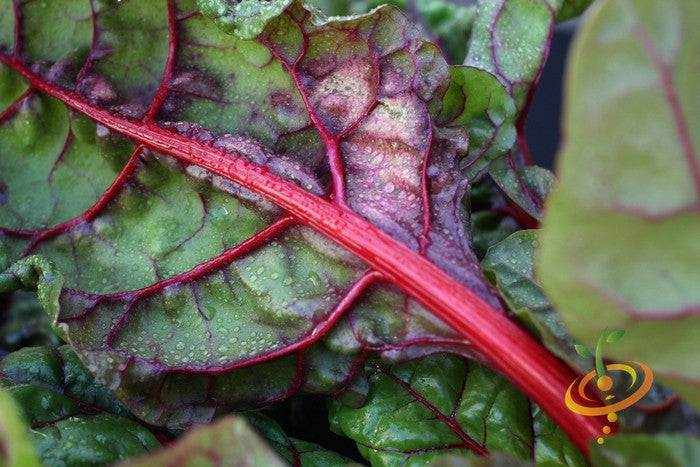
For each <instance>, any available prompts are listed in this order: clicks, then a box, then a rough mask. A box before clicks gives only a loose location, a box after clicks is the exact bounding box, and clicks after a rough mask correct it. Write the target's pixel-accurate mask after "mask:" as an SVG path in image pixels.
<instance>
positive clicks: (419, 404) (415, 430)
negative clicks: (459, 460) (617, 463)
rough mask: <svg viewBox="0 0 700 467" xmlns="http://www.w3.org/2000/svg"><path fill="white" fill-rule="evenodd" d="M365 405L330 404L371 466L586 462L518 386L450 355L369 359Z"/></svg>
mask: <svg viewBox="0 0 700 467" xmlns="http://www.w3.org/2000/svg"><path fill="white" fill-rule="evenodd" d="M368 365H370V368H371V369H372V370H373V372H374V374H373V375H372V376H371V377H370V393H369V399H368V401H367V404H366V405H365V406H363V407H361V408H351V407H347V406H344V405H342V404H341V403H340V402H338V401H332V402H331V405H330V420H331V428H332V429H333V430H334V431H336V432H338V433H340V434H344V435H346V436H349V437H350V438H352V439H353V440H355V442H357V445H358V449H359V450H360V452H361V453H362V455H363V456H365V458H367V459H368V460H369V461H370V463H371V464H372V465H375V466H398V465H425V464H426V463H429V462H432V461H437V460H439V459H440V457H442V456H445V455H454V454H456V455H463V454H471V455H474V453H481V454H484V453H486V452H490V451H503V452H506V453H509V454H510V455H513V456H515V457H516V458H518V459H530V458H533V457H534V459H535V460H536V461H537V462H538V463H544V464H546V463H548V462H564V463H566V464H567V465H584V464H585V461H584V458H583V456H582V454H581V453H580V452H579V451H578V450H577V449H576V448H575V447H574V446H573V445H572V444H570V442H569V441H568V439H567V438H566V435H564V434H563V433H562V432H561V431H560V430H559V429H558V428H557V427H556V425H555V424H553V423H552V422H551V420H549V419H548V417H547V416H546V415H544V413H543V412H541V411H540V410H539V409H538V408H536V406H535V407H533V406H531V404H530V402H529V401H528V400H527V399H526V398H524V397H523V396H522V395H521V394H520V393H519V392H518V390H517V389H515V387H514V386H512V385H511V384H510V383H508V382H507V381H506V380H504V379H503V378H502V377H500V376H498V375H497V374H495V373H494V372H493V371H491V370H488V369H487V368H485V367H483V366H481V365H479V364H477V363H474V362H471V361H467V360H464V359H462V358H460V357H456V356H453V355H448V354H441V355H434V356H430V357H426V358H423V359H420V360H415V361H413V362H410V363H406V364H401V365H393V366H384V365H381V364H378V363H369V364H368Z"/></svg>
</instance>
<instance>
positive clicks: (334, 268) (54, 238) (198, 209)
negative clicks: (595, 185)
mask: <svg viewBox="0 0 700 467" xmlns="http://www.w3.org/2000/svg"><path fill="white" fill-rule="evenodd" d="M268 3H269V2H253V1H246V2H240V3H239V2H237V3H236V4H233V3H231V4H229V3H226V4H225V5H224V6H225V7H226V8H229V7H230V8H232V10H231V11H229V10H226V11H223V12H219V10H216V11H214V10H215V9H216V8H214V7H215V6H216V5H215V4H214V3H212V4H211V5H209V6H212V5H214V7H212V8H214V9H212V8H207V9H206V11H207V12H208V13H209V14H212V16H216V17H218V18H223V17H224V16H226V17H232V18H234V23H235V19H236V18H238V17H239V16H240V15H243V16H246V15H249V16H250V15H252V16H256V15H258V16H256V19H254V20H251V22H250V24H251V27H254V28H256V29H255V30H249V31H241V29H240V28H234V29H233V32H234V34H233V35H228V34H224V33H222V32H221V31H220V30H219V28H217V27H216V25H214V24H213V23H212V22H211V21H209V20H208V19H207V18H205V17H203V16H202V15H200V14H199V13H198V12H197V10H196V5H195V4H194V2H193V1H192V0H161V1H160V2H114V1H106V0H105V1H93V2H88V1H83V2H72V1H71V2H69V1H57V2H50V3H49V2H44V3H41V2H39V3H37V2H28V3H20V2H14V1H10V0H3V1H2V3H0V6H1V7H3V8H4V11H12V12H13V15H12V16H11V17H10V19H9V20H6V19H3V21H5V23H3V29H2V36H0V61H1V62H2V64H3V65H2V73H3V74H4V75H5V76H7V80H6V82H7V83H9V84H8V85H7V86H5V87H4V88H3V96H2V99H3V105H4V107H3V108H2V110H0V112H1V113H0V155H1V156H0V187H1V188H2V191H1V193H2V197H1V198H0V222H1V223H2V227H1V228H2V231H1V234H0V235H1V237H0V239H1V240H2V244H1V245H2V261H3V265H5V264H7V265H8V266H9V267H8V269H7V270H5V271H4V272H3V273H0V291H8V290H15V289H17V288H20V287H24V288H35V289H37V292H38V295H39V299H40V301H41V303H42V306H43V307H44V308H45V309H46V311H47V312H48V313H49V315H50V317H51V319H52V320H53V322H54V324H55V326H56V329H57V331H58V333H59V334H60V336H61V337H62V338H64V339H65V340H67V341H68V342H69V343H70V344H71V346H72V347H73V348H74V349H75V350H76V353H77V355H78V357H79V358H80V359H81V361H82V362H83V363H84V364H85V365H86V366H87V368H88V369H89V370H90V371H91V372H92V373H93V374H95V375H96V376H97V377H98V378H99V379H100V381H102V382H103V383H104V384H105V386H106V387H108V388H109V389H110V390H111V391H113V392H114V393H115V394H116V395H117V397H118V398H119V399H120V400H121V401H122V402H124V404H125V405H126V406H127V407H128V408H129V409H130V410H131V411H132V412H133V413H134V414H135V415H136V416H138V417H140V418H142V419H144V420H147V421H148V422H150V423H154V424H159V425H165V426H168V427H173V428H179V427H187V426H190V425H192V424H197V423H203V422H208V421H209V420H211V419H212V417H214V416H215V415H217V414H220V413H224V412H226V411H228V410H229V409H230V408H231V407H232V406H236V407H237V408H239V409H243V408H247V407H251V406H258V405H260V404H268V403H270V402H273V401H275V400H278V399H281V398H284V397H288V396H289V395H291V394H292V393H294V392H295V391H297V390H299V389H303V390H307V391H312V392H315V393H321V394H333V395H335V394H339V393H341V392H343V391H345V392H346V393H348V394H350V396H349V397H348V400H346V402H348V403H351V404H352V405H353V406H357V405H360V404H361V403H362V401H363V399H364V397H365V396H366V392H367V388H368V384H367V381H366V380H364V379H363V378H364V377H363V374H362V371H358V369H360V368H361V362H362V361H363V360H364V359H365V358H366V356H367V355H368V354H369V353H370V352H376V353H379V354H381V356H382V357H383V358H384V359H385V360H388V361H405V360H409V359H413V358H418V357H421V356H424V355H426V354H431V353H435V352H441V351H451V352H456V353H460V354H462V355H469V356H474V357H477V358H479V359H481V360H482V361H484V360H488V361H490V362H492V363H493V364H494V365H495V366H496V367H498V368H500V369H501V370H502V371H504V373H505V374H506V375H508V376H509V377H511V378H512V379H513V380H515V381H516V382H517V384H518V385H519V386H520V387H521V388H523V390H525V391H526V392H527V393H528V394H529V395H530V396H532V397H533V398H535V399H536V400H537V401H538V402H539V403H540V404H541V405H542V406H543V407H548V411H549V412H550V413H552V414H553V416H555V417H557V421H558V423H559V424H560V425H561V426H562V427H565V429H566V430H567V432H568V433H569V434H570V435H572V437H573V438H574V439H575V440H576V442H577V444H578V446H579V447H581V448H584V449H585V446H586V444H585V440H586V439H587V438H588V437H590V436H593V435H594V434H597V433H598V432H599V427H598V426H597V422H591V421H590V420H589V419H583V417H578V418H577V417H576V416H572V415H571V414H570V412H569V411H568V410H566V408H565V406H564V403H563V401H562V400H561V397H559V396H560V393H561V391H562V390H563V388H565V387H566V386H567V385H568V384H569V381H570V380H571V379H573V377H574V375H573V374H572V373H571V372H570V371H569V370H568V369H567V368H566V367H564V366H563V365H562V364H561V363H560V362H559V361H557V360H556V359H555V358H554V357H552V355H551V354H549V353H548V352H547V351H546V350H545V349H543V348H542V347H541V346H540V345H539V343H537V342H536V341H534V340H533V339H532V338H530V337H529V336H528V335H527V334H525V333H524V332H523V331H522V330H520V329H519V328H518V327H517V325H515V324H514V323H512V322H511V321H510V320H509V318H508V317H507V316H506V315H505V313H503V311H502V310H501V308H500V304H499V301H498V298H497V294H496V291H495V289H494V288H493V287H492V286H491V285H490V284H489V283H488V281H487V280H486V279H485V278H484V277H483V274H482V272H481V269H480V267H479V264H478V261H477V259H476V257H475V255H474V253H473V252H472V251H471V249H470V245H469V241H468V237H467V235H466V233H465V227H464V215H463V206H462V203H461V200H462V197H463V195H464V193H465V191H466V188H467V186H468V183H469V180H468V179H465V178H464V177H463V174H462V170H461V169H462V168H463V163H464V161H470V158H473V157H474V155H473V154H472V153H471V152H470V151H469V149H468V137H467V132H466V129H465V127H464V126H461V125H458V124H454V122H457V123H459V122H458V120H459V118H462V116H464V115H467V117H466V121H472V120H473V115H475V114H480V115H481V116H480V117H479V118H481V117H483V114H486V115H487V117H488V119H489V120H490V121H491V123H492V124H493V125H492V126H494V128H495V130H494V131H492V134H493V135H494V141H495V142H496V146H498V145H503V144H505V143H504V142H503V141H502V140H501V139H502V137H501V136H500V130H499V129H498V128H499V125H501V123H500V122H501V121H503V122H506V123H507V122H508V121H509V118H510V113H509V110H508V107H509V104H508V102H509V100H508V98H507V97H508V96H507V95H506V94H507V93H506V94H504V93H503V89H502V88H499V87H498V86H491V85H489V92H490V93H491V94H492V96H493V97H494V99H493V103H494V105H493V108H492V106H491V104H490V103H485V102H484V100H481V101H480V100H479V99H476V107H475V109H476V111H475V112H474V113H470V112H466V113H465V112H462V111H461V110H460V107H459V106H458V105H454V103H453V102H451V101H450V100H451V99H465V98H469V96H467V95H466V94H465V89H467V88H468V86H463V85H462V84H459V83H458V84H459V87H460V88H461V89H460V90H459V92H457V93H449V92H448V91H449V90H450V84H451V78H452V76H451V72H450V69H449V67H448V66H447V64H446V62H445V60H444V59H443V57H442V56H441V55H440V52H439V49H438V48H437V47H436V46H434V45H432V44H430V43H428V42H425V41H424V40H423V39H422V38H421V34H420V32H419V30H418V29H417V28H416V27H415V26H414V25H412V24H411V23H410V22H409V20H408V19H407V18H406V17H405V16H404V15H403V14H402V13H401V12H400V11H399V10H398V9H396V8H393V7H385V8H380V9H377V10H375V11H373V12H372V13H371V14H369V15H366V16H361V17H356V18H344V19H332V20H321V19H319V18H318V17H316V16H315V15H314V13H313V12H311V11H309V10H307V9H305V8H304V7H303V5H302V3H301V2H300V1H294V2H284V1H280V2H275V4H274V5H270V4H268ZM256 5H257V6H256ZM279 5H283V6H284V9H283V10H275V8H277V6H279ZM246 8H247V9H246ZM256 8H257V9H256ZM280 8H282V7H280ZM273 10H274V11H276V12H278V13H279V14H276V15H275V14H272V13H270V12H271V11H273ZM268 13H269V14H268ZM217 15H218V16H217ZM222 15H223V16H222ZM232 15H233V16H232ZM236 15H238V16H236ZM47 17H50V18H52V19H54V20H53V21H52V22H51V23H50V25H48V26H45V18H47ZM224 22H225V21H224ZM219 23H220V24H221V23H222V21H219ZM222 26H223V27H224V29H230V28H227V27H226V25H222ZM257 28H259V31H260V34H259V35H257V36H256V37H255V40H252V41H249V40H244V39H241V36H243V37H249V36H251V35H253V34H255V33H256V31H258V29H257ZM10 31H11V32H10ZM251 31H252V32H251ZM144 44H148V46H147V47H145V46H144ZM482 78H483V76H482ZM486 81H487V80H485V81H484V82H486ZM491 82H492V83H493V80H491ZM464 84H466V81H465V82H464ZM501 86H502V85H501ZM509 86H510V85H506V89H508V87H509ZM469 94H471V91H469ZM447 104H448V105H447ZM448 107H449V109H451V110H450V111H449V113H448V115H449V117H444V116H443V114H442V111H443V109H444V108H448ZM510 108H511V110H512V103H511V104H510ZM490 113H491V114H492V115H489V114H490ZM443 117H444V118H445V120H443V119H442V118H443ZM452 117H454V118H452ZM451 118H452V120H450V119H451ZM482 120H483V118H482ZM477 146H478V145H477ZM486 147H488V144H486ZM479 151H481V149H479ZM483 151H484V153H485V152H487V151H488V149H484V150H483ZM477 154H479V152H477ZM426 308H427V310H430V312H428V311H427V310H426ZM433 313H434V314H433ZM438 317H439V318H440V319H438ZM442 320H444V322H443V321H442ZM446 323H447V324H450V325H451V326H452V328H450V327H448V326H447V324H446ZM465 338H466V339H465ZM545 383H546V384H545Z"/></svg>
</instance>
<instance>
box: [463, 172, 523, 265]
mask: <svg viewBox="0 0 700 467" xmlns="http://www.w3.org/2000/svg"><path fill="white" fill-rule="evenodd" d="M465 204H466V206H465V210H466V211H467V212H469V211H471V215H470V216H469V224H470V225H469V227H470V229H469V230H471V234H472V242H473V244H474V251H475V252H476V255H477V257H478V258H479V259H481V260H483V258H484V257H485V256H486V252H487V251H488V249H489V248H491V247H492V246H493V245H495V244H496V243H498V242H500V241H502V240H504V239H505V238H506V237H508V236H509V235H510V234H512V233H514V232H516V231H517V230H519V228H520V227H519V225H518V223H517V222H516V221H515V219H513V218H512V217H510V216H507V215H503V212H504V211H505V210H507V208H508V202H507V200H506V199H505V198H504V197H503V194H502V193H501V191H500V190H499V189H498V187H497V186H496V185H495V184H494V183H493V181H492V180H491V179H490V178H489V177H485V178H483V179H481V180H480V181H479V182H477V183H476V185H474V186H472V187H471V188H470V190H469V198H468V200H465Z"/></svg>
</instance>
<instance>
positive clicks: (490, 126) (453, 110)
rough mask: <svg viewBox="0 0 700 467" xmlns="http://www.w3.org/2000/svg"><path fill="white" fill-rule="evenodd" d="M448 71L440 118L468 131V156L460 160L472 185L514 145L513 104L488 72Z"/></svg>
mask: <svg viewBox="0 0 700 467" xmlns="http://www.w3.org/2000/svg"><path fill="white" fill-rule="evenodd" d="M450 71H451V73H452V81H451V82H450V87H449V89H448V90H447V93H446V94H445V103H444V108H443V111H442V114H440V118H441V119H442V120H443V121H444V122H446V123H451V124H460V125H464V126H465V127H466V128H469V154H468V156H467V157H466V158H465V159H464V160H462V162H461V169H462V173H463V174H464V175H465V176H466V177H467V179H468V180H470V181H471V182H472V183H474V182H476V181H477V179H478V178H479V177H480V176H481V175H482V174H483V173H484V171H485V170H486V168H487V167H488V166H489V164H490V163H491V162H492V161H493V160H495V159H496V158H498V157H499V156H502V155H503V154H504V153H506V152H507V151H508V150H510V148H511V146H512V145H513V143H514V142H515V136H516V132H515V119H516V117H517V113H516V108H515V102H514V101H513V98H512V97H511V96H510V94H509V93H508V92H507V91H506V88H505V87H504V86H503V85H502V84H501V83H500V82H499V81H498V79H496V77H495V76H494V75H492V74H491V73H489V72H487V71H484V70H481V69H479V68H474V67H469V66H460V67H452V68H451V69H450Z"/></svg>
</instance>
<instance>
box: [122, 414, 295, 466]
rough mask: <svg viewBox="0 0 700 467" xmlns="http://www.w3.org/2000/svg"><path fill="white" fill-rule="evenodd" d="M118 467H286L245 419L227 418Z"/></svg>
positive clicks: (239, 417) (192, 431)
mask: <svg viewBox="0 0 700 467" xmlns="http://www.w3.org/2000/svg"><path fill="white" fill-rule="evenodd" d="M119 465H120V466H124V467H126V466H130V467H136V466H171V465H187V466H199V465H221V466H224V465H232V466H233V465H235V466H241V467H243V466H246V467H247V466H250V467H254V466H259V465H260V466H262V465H264V466H270V467H282V466H285V465H288V464H287V463H285V462H283V461H282V459H280V458H279V456H278V455H277V454H276V453H275V451H273V450H272V448H270V447H269V446H268V445H267V444H266V443H265V442H264V441H263V440H262V439H261V438H260V436H258V434H257V433H255V431H254V430H253V429H252V428H251V426H250V425H249V424H248V422H247V421H246V420H245V418H243V417H241V416H236V415H229V416H227V417H224V418H222V419H221V420H219V421H217V422H216V423H212V424H211V425H207V426H201V427H197V428H193V429H192V430H190V431H189V432H187V434H185V435H184V436H183V437H182V438H180V439H178V440H177V441H176V442H175V443H174V444H172V445H170V446H168V448H167V449H162V450H159V451H156V452H153V453H152V454H149V455H146V456H141V457H139V458H137V459H133V460H129V461H126V462H123V463H121V464H119Z"/></svg>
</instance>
